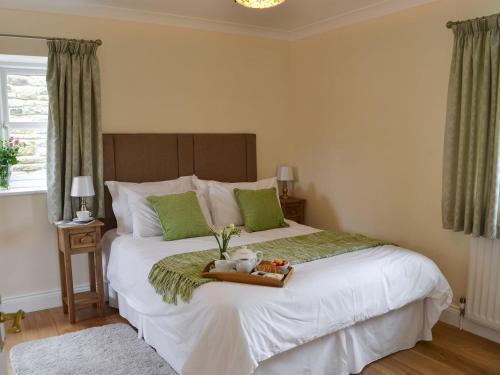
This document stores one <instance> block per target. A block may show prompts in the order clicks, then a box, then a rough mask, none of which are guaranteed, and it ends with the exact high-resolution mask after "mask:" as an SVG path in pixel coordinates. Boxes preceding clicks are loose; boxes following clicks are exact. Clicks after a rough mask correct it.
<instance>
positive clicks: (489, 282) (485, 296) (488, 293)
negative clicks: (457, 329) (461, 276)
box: [465, 238, 500, 330]
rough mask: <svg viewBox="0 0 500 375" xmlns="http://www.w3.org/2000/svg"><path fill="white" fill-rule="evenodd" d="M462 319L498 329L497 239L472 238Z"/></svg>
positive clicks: (499, 278)
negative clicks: (463, 317)
mask: <svg viewBox="0 0 500 375" xmlns="http://www.w3.org/2000/svg"><path fill="white" fill-rule="evenodd" d="M469 257H470V260H469V277H468V279H469V281H468V285H467V304H466V308H465V309H466V315H465V316H466V318H468V319H470V320H472V321H474V322H476V323H478V324H481V325H484V326H487V327H490V328H493V329H497V330H500V239H499V240H488V239H485V238H472V239H471V246H470V256H469Z"/></svg>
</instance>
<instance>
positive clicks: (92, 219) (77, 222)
mask: <svg viewBox="0 0 500 375" xmlns="http://www.w3.org/2000/svg"><path fill="white" fill-rule="evenodd" d="M94 220H95V219H94V218H93V217H89V218H88V220H80V219H78V218H77V217H75V218H74V219H73V223H76V224H88V223H90V222H91V221H94Z"/></svg>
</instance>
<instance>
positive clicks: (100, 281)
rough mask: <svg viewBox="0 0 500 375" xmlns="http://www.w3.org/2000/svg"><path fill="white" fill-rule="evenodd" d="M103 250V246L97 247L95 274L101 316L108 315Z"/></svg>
mask: <svg viewBox="0 0 500 375" xmlns="http://www.w3.org/2000/svg"><path fill="white" fill-rule="evenodd" d="M101 253H102V250H101V246H96V249H95V263H96V264H95V266H96V267H95V273H96V279H97V296H98V297H99V302H98V304H97V307H98V308H99V313H100V315H101V316H105V315H106V310H105V308H106V306H105V305H104V280H103V275H102V254H101Z"/></svg>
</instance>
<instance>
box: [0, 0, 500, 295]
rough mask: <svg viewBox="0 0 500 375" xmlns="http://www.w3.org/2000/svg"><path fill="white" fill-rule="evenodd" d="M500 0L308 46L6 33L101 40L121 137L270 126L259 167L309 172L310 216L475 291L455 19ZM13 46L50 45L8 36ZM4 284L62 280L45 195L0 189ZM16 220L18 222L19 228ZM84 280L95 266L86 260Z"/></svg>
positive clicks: (113, 124) (168, 35)
mask: <svg viewBox="0 0 500 375" xmlns="http://www.w3.org/2000/svg"><path fill="white" fill-rule="evenodd" d="M497 11H500V6H499V5H498V1H497V0H475V1H467V0H455V1H452V0H441V1H436V2H434V3H431V4H428V5H424V6H421V7H417V8H413V9H410V10H408V11H405V12H401V13H397V14H393V15H390V16H386V17H382V18H379V19H375V20H371V21H366V22H363V23H360V24H356V25H353V26H349V27H345V28H341V29H337V30H334V31H332V32H328V33H325V34H321V35H317V36H313V37H309V38H306V39H304V40H300V41H296V42H292V43H290V42H285V41H276V40H266V39H261V38H251V37H243V36H232V35H226V34H220V33H211V32H201V31H192V30H187V29H176V28H169V27H162V26H154V25H145V24H140V23H132V22H119V21H110V20H101V19H91V18H83V17H71V16H61V15H49V14H37V13H29V12H11V11H0V24H1V25H2V31H3V32H11V33H22V34H43V35H56V36H66V37H77V38H100V39H102V40H103V41H104V45H103V46H102V47H101V48H100V50H99V57H100V62H101V70H102V89H103V116H104V119H103V120H104V121H103V124H104V130H105V131H106V132H179V131H182V132H255V133H257V137H258V141H257V145H258V166H259V176H260V177H264V176H270V175H272V174H273V173H274V171H275V167H276V166H277V165H278V164H280V163H287V164H292V165H294V166H296V167H297V172H298V177H299V182H298V183H297V184H296V189H295V190H296V193H297V195H299V196H304V197H306V198H307V199H308V203H307V220H308V223H309V224H311V225H315V226H319V227H329V228H338V229H343V230H352V231H359V232H363V233H366V234H369V235H372V236H378V237H382V238H385V239H390V240H393V241H395V242H397V243H399V244H401V245H402V246H406V247H409V248H412V249H415V250H417V251H420V252H422V253H424V254H426V255H428V256H429V257H431V258H432V259H434V260H435V261H436V262H437V263H438V265H439V266H440V268H441V269H442V270H443V272H444V273H445V275H446V277H447V278H448V279H449V281H450V283H451V285H452V287H453V290H454V293H455V301H456V300H457V297H458V296H460V295H462V294H464V293H465V286H466V274H467V264H468V237H466V236H463V235H461V234H456V233H452V232H449V231H445V230H442V229H441V213H440V199H441V168H442V145H443V130H444V118H445V107H446V90H447V80H448V72H449V63H450V54H451V46H452V33H451V31H450V30H448V29H446V28H445V27H444V24H445V23H446V21H448V20H450V19H467V18H470V17H476V16H482V15H486V14H490V13H494V12H497ZM0 53H18V54H34V55H44V54H45V53H46V47H45V44H44V43H43V42H33V41H24V40H10V39H4V38H0ZM0 223H2V224H1V225H0V293H2V294H3V296H4V297H5V296H15V295H19V294H23V293H31V292H37V291H45V290H50V289H56V288H58V286H59V278H58V274H57V258H56V254H57V253H56V243H55V233H54V230H53V228H52V227H51V226H50V225H49V224H48V223H47V221H46V199H45V195H31V196H15V197H0ZM4 223H5V224H4ZM75 266H76V268H77V269H78V271H77V272H76V279H77V281H76V283H77V284H79V283H82V282H84V281H85V277H86V273H85V262H84V261H83V259H82V260H81V261H78V262H77V264H75Z"/></svg>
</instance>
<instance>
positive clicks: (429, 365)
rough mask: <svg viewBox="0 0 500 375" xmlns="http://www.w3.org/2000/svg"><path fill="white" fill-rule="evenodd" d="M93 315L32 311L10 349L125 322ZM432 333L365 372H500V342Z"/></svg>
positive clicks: (443, 328)
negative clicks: (72, 318)
mask: <svg viewBox="0 0 500 375" xmlns="http://www.w3.org/2000/svg"><path fill="white" fill-rule="evenodd" d="M92 314H95V312H94V311H93V310H92V309H89V310H82V311H80V312H79V315H78V317H79V318H80V319H83V318H88V319H85V320H80V321H79V322H77V323H76V324H74V325H72V324H70V323H69V322H68V318H67V316H66V315H64V314H63V313H62V310H61V309H60V308H57V309H50V310H44V311H38V312H33V313H29V314H27V316H26V319H25V320H24V322H23V332H22V333H19V334H15V335H14V334H10V335H8V337H7V350H10V348H11V347H12V346H14V345H16V344H19V343H21V342H25V341H29V340H36V339H41V338H44V337H48V336H55V335H61V334H64V333H68V332H73V331H78V330H81V329H85V328H90V327H95V326H101V325H104V324H110V323H117V322H125V320H124V319H122V318H121V317H120V316H119V315H118V312H117V311H116V310H114V309H109V311H108V314H107V316H106V317H105V318H93V317H91V316H92ZM89 317H90V318H89ZM433 334H434V340H433V341H432V342H420V343H418V344H417V345H416V346H415V347H414V348H413V349H410V350H405V351H402V352H399V353H395V354H393V355H391V356H389V357H386V358H383V359H381V360H379V361H377V362H374V363H372V364H370V365H368V366H367V367H366V368H365V369H364V371H363V372H362V374H363V375H401V374H422V375H431V374H440V375H441V374H444V375H453V374H467V375H475V374H477V375H487V374H491V375H493V374H494V375H500V344H496V343H494V342H491V341H488V340H486V339H483V338H481V337H478V336H475V335H472V334H470V333H468V332H465V331H459V330H458V329H456V328H455V327H452V326H449V325H446V324H444V323H438V324H437V325H436V326H435V327H434V329H433ZM10 374H12V372H10ZM131 375H133V374H131Z"/></svg>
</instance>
